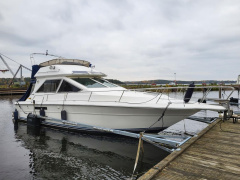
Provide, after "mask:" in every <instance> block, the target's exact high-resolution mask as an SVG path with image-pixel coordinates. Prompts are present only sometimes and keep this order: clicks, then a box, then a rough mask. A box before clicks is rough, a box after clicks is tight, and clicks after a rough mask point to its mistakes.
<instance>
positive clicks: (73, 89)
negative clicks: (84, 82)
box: [58, 80, 81, 92]
mask: <svg viewBox="0 0 240 180" xmlns="http://www.w3.org/2000/svg"><path fill="white" fill-rule="evenodd" d="M78 91H81V89H79V88H78V87H76V86H74V85H72V84H70V83H68V82H67V81H64V80H63V82H62V84H61V86H60V88H59V90H58V92H78Z"/></svg>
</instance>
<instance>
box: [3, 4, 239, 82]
mask: <svg viewBox="0 0 240 180" xmlns="http://www.w3.org/2000/svg"><path fill="white" fill-rule="evenodd" d="M46 50H48V52H49V53H50V54H56V55H59V56H63V57H66V58H77V59H84V60H88V61H90V62H91V63H92V64H94V65H95V66H96V69H97V70H100V71H101V72H103V73H105V74H107V75H108V77H107V78H113V79H119V80H121V81H127V80H152V79H169V80H171V79H174V73H176V78H177V80H210V79H216V80H236V79H237V76H238V75H239V74H240V1H239V0H49V1H42V0H34V1H33V0H2V1H0V53H2V54H4V55H6V56H8V57H10V58H12V59H13V60H16V61H18V62H19V63H22V64H23V65H25V66H27V67H31V61H30V58H29V55H30V54H31V53H39V52H40V53H45V51H46ZM48 58H49V59H52V58H51V57H47V59H46V60H49V59H48ZM6 60H7V59H6ZM35 60H36V62H38V61H40V59H38V57H35ZM7 62H8V63H9V65H10V66H11V68H12V69H13V71H16V70H17V68H18V67H17V66H18V65H17V64H16V63H14V62H12V61H9V60H7ZM38 63H40V62H38ZM0 69H5V66H4V64H3V63H2V62H1V61H0ZM6 76H10V73H9V72H8V73H5V74H3V73H1V74H0V77H6ZM24 76H30V73H29V72H28V71H24Z"/></svg>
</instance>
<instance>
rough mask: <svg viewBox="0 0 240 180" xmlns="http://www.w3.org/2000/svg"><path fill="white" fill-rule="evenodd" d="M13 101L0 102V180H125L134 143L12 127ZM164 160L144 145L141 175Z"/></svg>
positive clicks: (22, 125)
mask: <svg viewBox="0 0 240 180" xmlns="http://www.w3.org/2000/svg"><path fill="white" fill-rule="evenodd" d="M18 98H19V97H16V96H12V97H0V108H1V111H0V179H126V178H129V177H131V175H132V171H133V166H134V163H135V157H136V151H137V146H138V140H137V139H132V138H127V137H122V136H116V135H111V136H109V135H94V134H85V133H72V132H67V131H60V130H57V129H51V128H49V127H41V129H40V130H36V129H32V128H29V127H28V126H27V125H26V124H25V123H22V122H20V123H18V126H14V123H13V121H12V111H13V110H14V102H15V101H16V100H18ZM167 155H168V153H167V152H165V151H163V150H161V149H159V148H157V147H155V146H153V145H151V144H148V143H145V142H144V155H143V157H142V159H141V161H140V162H139V165H138V168H137V172H136V174H139V175H141V174H142V173H144V172H146V171H147V170H148V169H150V168H151V167H152V166H154V165H155V164H157V163H158V162H159V161H161V160H162V159H163V158H164V157H166V156H167Z"/></svg>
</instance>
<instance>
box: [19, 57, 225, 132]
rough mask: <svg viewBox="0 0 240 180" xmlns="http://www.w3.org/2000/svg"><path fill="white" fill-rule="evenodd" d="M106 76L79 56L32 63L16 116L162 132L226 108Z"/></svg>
mask: <svg viewBox="0 0 240 180" xmlns="http://www.w3.org/2000/svg"><path fill="white" fill-rule="evenodd" d="M105 76H106V75H105V74H104V73H102V72H100V71H97V70H95V68H93V67H91V64H90V63H89V62H87V61H83V60H76V59H53V60H50V61H46V62H44V63H41V64H39V65H34V66H33V71H32V77H31V78H32V81H31V84H30V87H29V89H28V91H27V92H26V94H25V95H24V96H23V97H22V98H21V99H20V100H19V101H17V102H16V111H18V115H17V116H18V118H19V119H25V120H26V119H27V116H28V115H29V114H30V113H32V114H36V115H39V116H42V117H47V118H45V119H44V123H45V124H48V125H51V126H58V127H64V128H73V129H74V127H75V128H76V129H78V130H84V131H85V130H88V131H94V130H95V129H94V127H103V128H110V129H117V130H126V131H133V132H140V131H145V130H147V131H160V130H162V129H164V128H167V127H169V126H171V125H173V124H175V123H177V122H178V121H180V120H182V119H184V118H186V117H188V116H190V115H192V114H194V113H196V112H198V111H200V110H214V111H224V110H225V108H224V107H223V106H219V105H209V104H206V103H199V102H194V103H193V102H191V101H190V102H185V101H184V100H183V99H180V100H178V99H173V98H170V97H168V96H167V95H164V94H162V93H155V92H141V91H136V90H128V89H125V88H123V87H120V86H118V85H116V84H113V83H111V82H109V81H107V80H105V79H104V78H103V77H105ZM85 125H86V126H85Z"/></svg>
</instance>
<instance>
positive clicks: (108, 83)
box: [93, 78, 118, 87]
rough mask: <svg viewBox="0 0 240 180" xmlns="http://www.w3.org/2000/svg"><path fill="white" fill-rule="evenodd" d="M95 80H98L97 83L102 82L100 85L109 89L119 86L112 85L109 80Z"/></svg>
mask: <svg viewBox="0 0 240 180" xmlns="http://www.w3.org/2000/svg"><path fill="white" fill-rule="evenodd" d="M93 79H94V80H96V81H98V82H100V83H102V84H103V85H105V86H108V87H118V86H117V85H115V84H113V83H110V82H108V81H107V80H105V79H100V78H93Z"/></svg>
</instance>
